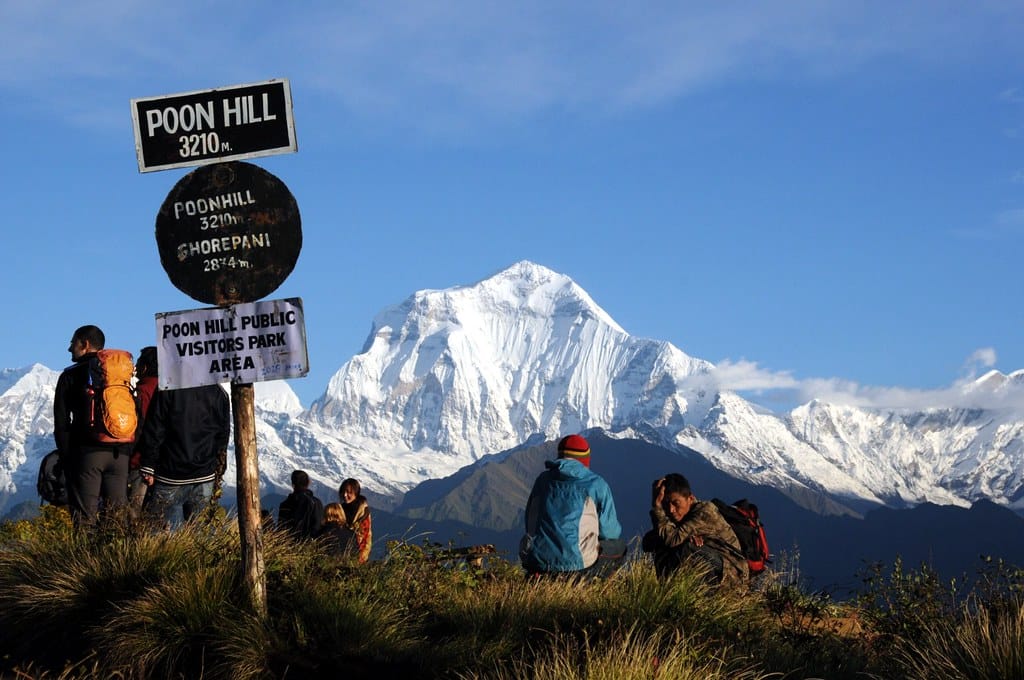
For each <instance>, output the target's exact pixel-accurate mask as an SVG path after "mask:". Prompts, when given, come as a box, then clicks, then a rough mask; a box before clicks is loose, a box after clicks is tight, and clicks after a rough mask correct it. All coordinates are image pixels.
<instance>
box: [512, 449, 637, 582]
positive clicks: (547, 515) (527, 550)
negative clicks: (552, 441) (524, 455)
mask: <svg viewBox="0 0 1024 680" xmlns="http://www.w3.org/2000/svg"><path fill="white" fill-rule="evenodd" d="M544 465H545V467H546V468H547V469H546V470H545V471H544V472H542V473H541V474H540V476H538V477H537V481H535V482H534V484H533V490H532V491H531V492H530V498H529V500H528V501H527V502H526V535H525V536H523V540H522V542H521V543H520V546H519V558H520V560H521V562H522V565H523V568H524V569H526V571H527V572H528V573H530V574H565V573H574V572H583V573H604V572H605V571H607V570H608V569H609V568H613V567H615V566H618V564H619V563H621V561H622V559H623V558H624V556H625V552H626V544H625V541H623V540H622V539H621V534H622V527H621V526H620V525H619V519H618V517H617V516H616V514H615V501H614V500H613V499H612V492H611V489H610V488H609V487H608V483H607V482H605V481H604V479H602V478H601V476H600V475H598V474H597V473H595V472H592V471H591V470H590V445H589V444H588V443H587V440H586V439H584V438H583V437H581V436H579V435H577V434H573V435H569V436H568V437H564V438H563V439H562V440H561V441H560V442H558V460H552V461H547V462H545V463H544Z"/></svg>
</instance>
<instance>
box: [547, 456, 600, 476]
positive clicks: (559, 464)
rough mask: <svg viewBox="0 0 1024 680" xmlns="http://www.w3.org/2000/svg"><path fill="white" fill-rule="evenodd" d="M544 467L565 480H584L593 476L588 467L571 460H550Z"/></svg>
mask: <svg viewBox="0 0 1024 680" xmlns="http://www.w3.org/2000/svg"><path fill="white" fill-rule="evenodd" d="M544 465H545V467H547V468H548V469H549V470H553V471H555V472H556V473H557V474H558V476H559V477H562V478H563V479H583V478H584V477H589V476H590V475H591V474H593V473H591V472H590V468H588V467H587V466H586V465H584V464H583V463H581V462H579V461H578V460H573V459H571V458H559V459H557V460H548V461H545V462H544Z"/></svg>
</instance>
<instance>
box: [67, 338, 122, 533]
mask: <svg viewBox="0 0 1024 680" xmlns="http://www.w3.org/2000/svg"><path fill="white" fill-rule="evenodd" d="M105 343H106V338H105V337H104V335H103V331H102V330H100V329H99V328H98V327H96V326H92V325H89V326H82V327H80V328H78V329H76V330H75V332H74V334H73V335H72V336H71V344H70V345H69V346H68V351H69V352H70V353H71V358H72V360H73V361H74V363H73V364H72V365H71V366H69V367H67V368H66V369H64V372H63V373H61V374H60V378H58V379H57V387H56V389H55V390H54V396H53V438H54V440H55V442H56V444H57V451H59V454H58V455H59V457H60V462H61V466H62V467H63V468H64V474H65V476H66V478H67V485H68V505H69V506H70V508H71V516H72V518H73V519H74V521H75V524H76V525H82V524H92V523H94V522H95V521H96V517H97V514H98V512H99V508H100V499H102V500H103V503H104V505H103V507H104V510H107V509H109V508H113V507H117V506H121V505H124V504H125V502H126V492H127V487H128V459H129V457H130V456H131V448H132V441H133V439H134V437H135V427H136V422H137V416H136V413H135V399H134V396H133V395H132V390H131V377H132V371H133V369H134V366H133V364H132V355H131V353H129V352H125V351H123V350H108V349H104V345H105Z"/></svg>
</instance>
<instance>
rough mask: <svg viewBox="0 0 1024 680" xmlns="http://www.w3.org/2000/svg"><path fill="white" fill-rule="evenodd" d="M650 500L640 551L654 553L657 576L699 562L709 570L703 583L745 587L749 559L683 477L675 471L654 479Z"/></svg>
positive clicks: (712, 507)
mask: <svg viewBox="0 0 1024 680" xmlns="http://www.w3.org/2000/svg"><path fill="white" fill-rule="evenodd" d="M651 501H652V502H651V523H652V525H653V528H652V529H651V531H649V532H647V534H646V535H645V536H644V540H643V548H644V551H645V552H652V553H654V567H655V570H656V571H657V572H658V575H659V576H661V577H665V576H668V575H670V574H671V573H672V572H673V571H675V570H676V569H678V568H679V567H680V566H682V565H684V564H687V563H697V564H699V565H700V566H701V567H703V568H706V569H707V570H708V571H707V578H708V580H709V581H710V582H711V583H713V584H716V585H718V584H721V585H730V586H731V585H742V584H745V583H746V582H747V579H748V578H749V570H748V567H747V560H746V558H745V557H744V556H743V552H742V551H741V550H740V543H739V540H738V539H737V538H736V533H735V532H734V531H733V530H732V528H731V527H730V526H729V525H728V524H727V523H726V521H725V518H724V517H722V514H721V513H720V512H719V511H718V508H716V507H715V505H714V503H711V502H708V501H701V500H698V499H697V497H696V496H694V495H693V492H692V491H691V490H690V482H689V481H688V480H687V479H686V477H684V476H683V475H681V474H678V473H674V472H673V473H670V474H667V475H665V476H664V477H662V478H661V479H658V480H655V482H654V484H653V488H652V492H651Z"/></svg>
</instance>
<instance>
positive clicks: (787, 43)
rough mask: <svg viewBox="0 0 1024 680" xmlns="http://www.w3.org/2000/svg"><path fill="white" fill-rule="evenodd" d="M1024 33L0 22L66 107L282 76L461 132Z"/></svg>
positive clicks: (133, 14)
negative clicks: (91, 94) (112, 90)
mask: <svg viewBox="0 0 1024 680" xmlns="http://www.w3.org/2000/svg"><path fill="white" fill-rule="evenodd" d="M1022 24H1024V8H1022V7H1021V6H1020V5H1019V3H1011V2H1000V1H993V2H986V3H973V4H971V5H969V6H968V5H964V4H963V3H957V2H954V1H953V0H932V1H929V2H926V1H924V0H918V1H916V2H915V1H913V0H912V1H910V2H905V3H901V5H900V10H899V11H898V12H894V11H893V10H892V8H891V4H889V3H884V2H867V3H818V2H811V1H810V0H793V1H790V2H786V3H760V2H754V1H753V0H739V1H737V0H723V1H722V2H716V3H690V4H686V3H677V2H657V1H655V2H649V3H644V4H643V6H642V7H636V6H633V5H630V4H626V3H621V2H610V1H604V2H602V1H599V0H592V1H590V2H573V1H569V2H560V3H549V2H543V1H542V0H526V1H524V2H517V3H500V2H469V1H458V2H457V1H454V0H448V1H447V2H446V1H444V0H441V1H439V2H431V3H422V2H417V1H414V0H396V1H395V2H389V3H334V2H328V1H322V2H316V1H314V2H310V3H299V4H296V5H293V6H292V5H290V6H288V7H282V6H281V5H280V4H276V3H267V2H259V1H258V0H253V1H251V2H246V3H241V2H238V1H237V0H214V1H213V2H202V3H200V2H195V1H187V0H186V1H183V2H178V3H170V4H163V5H154V4H153V3H146V2H143V1H142V0H104V1H103V2H99V1H98V0H83V1H82V2H78V3H72V4H70V5H69V4H68V3H59V2H56V1H54V0H37V1H36V2H31V3H28V2H24V3H19V2H7V3H4V4H3V5H2V8H0V27H2V28H0V88H3V89H17V90H19V91H27V92H31V93H34V94H35V95H36V96H39V97H57V96H59V93H60V92H66V91H67V89H68V88H67V87H65V88H61V87H55V85H57V84H63V85H66V86H68V87H70V88H71V90H72V92H73V93H81V92H83V91H90V90H93V91H94V90H95V88H96V86H97V85H102V86H104V87H108V88H109V87H110V86H111V84H116V88H117V89H118V91H119V92H120V91H123V90H124V89H125V88H126V87H127V88H129V89H130V88H132V87H143V86H145V85H146V84H147V83H148V84H149V87H154V85H153V83H154V82H156V81H158V82H160V83H164V84H161V85H160V86H159V91H149V90H140V91H137V92H127V93H126V94H128V95H129V96H148V95H155V94H165V93H168V92H174V91H184V90H191V89H203V88H206V87H216V86H219V85H228V84H234V83H238V82H249V81H252V80H262V79H265V78H271V77H288V78H292V79H293V80H296V81H300V83H301V86H303V87H308V88H315V89H317V90H319V91H321V92H322V93H324V94H326V95H327V96H329V97H331V98H333V99H334V100H335V101H339V102H341V103H342V104H343V106H344V107H345V108H346V110H347V111H349V112H354V113H356V114H358V115H362V116H374V117H376V116H381V115H383V116H388V117H391V118H394V119H396V120H402V121H404V122H405V123H406V124H410V125H414V124H417V123H418V122H420V121H422V120H424V119H428V120H429V121H432V122H438V121H441V122H447V123H449V124H450V125H458V124H460V123H468V122H473V123H475V122H476V121H483V122H486V121H488V120H491V121H493V120H505V119H508V118H518V117H522V116H529V115H533V114H536V113H540V112H544V111H550V110H572V111H578V112H582V113H584V114H589V113H590V112H593V111H595V110H596V111H598V112H608V111H617V110H623V109H630V108H635V107H648V106H652V105H657V104H659V103H662V102H664V101H668V100H671V99H674V98H678V97H680V96H685V95H686V94H688V93H690V92H692V91H694V90H695V89H698V88H704V87H708V86H710V85H717V84H720V83H723V82H729V81H732V80H738V79H769V80H781V81H788V80H794V79H796V80H799V79H806V78H829V77H832V76H835V75H836V74H842V73H847V72H849V71H851V70H857V69H860V68H862V67H865V66H867V65H871V64H873V63H875V62H878V61H880V60H885V61H886V64H887V68H891V67H892V64H893V63H898V62H900V61H904V62H906V61H912V62H918V63H924V64H936V63H938V64H943V63H947V62H949V61H952V60H957V61H974V60H983V59H1002V60H1004V61H1005V60H1006V59H1012V58H1013V57H1017V58H1021V57H1024V43H1022V41H1020V40H1019V35H1020V29H1021V26H1022ZM197 76H201V77H202V82H197V81H196V78H197ZM167 83H170V84H172V85H170V87H172V88H173V89H168V86H167V85H165V84H167ZM1015 92H1016V90H1007V93H1004V96H1015V95H1014V93H1015ZM101 99H102V98H101ZM117 105H118V106H119V107H121V108H123V107H124V103H123V101H118V102H117ZM428 124H429V123H428Z"/></svg>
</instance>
